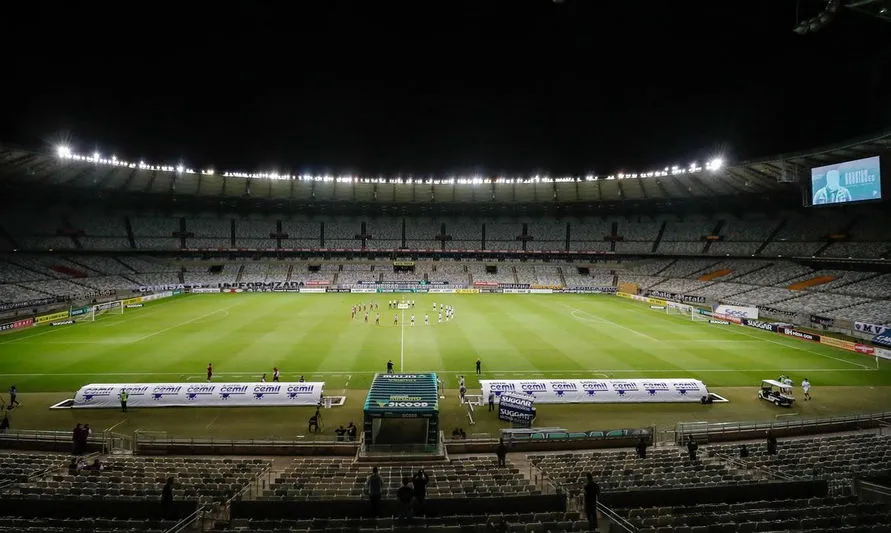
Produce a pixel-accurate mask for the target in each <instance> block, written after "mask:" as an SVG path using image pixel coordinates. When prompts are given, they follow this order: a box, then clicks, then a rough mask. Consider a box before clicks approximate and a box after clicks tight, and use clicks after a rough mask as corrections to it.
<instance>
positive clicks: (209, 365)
mask: <svg viewBox="0 0 891 533" xmlns="http://www.w3.org/2000/svg"><path fill="white" fill-rule="evenodd" d="M212 377H213V363H207V381H210V378H212Z"/></svg>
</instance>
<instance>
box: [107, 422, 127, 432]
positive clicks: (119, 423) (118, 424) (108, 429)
mask: <svg viewBox="0 0 891 533" xmlns="http://www.w3.org/2000/svg"><path fill="white" fill-rule="evenodd" d="M124 422H126V420H121V421H120V422H118V423H117V424H115V425H113V426H111V427H110V428H105V429H104V430H103V431H111V430H113V429H114V428H116V427H118V426H120V425H121V424H123V423H124Z"/></svg>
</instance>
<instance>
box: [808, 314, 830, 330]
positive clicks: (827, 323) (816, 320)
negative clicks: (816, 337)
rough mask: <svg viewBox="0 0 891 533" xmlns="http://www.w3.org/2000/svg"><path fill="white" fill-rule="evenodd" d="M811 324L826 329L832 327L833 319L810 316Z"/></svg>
mask: <svg viewBox="0 0 891 533" xmlns="http://www.w3.org/2000/svg"><path fill="white" fill-rule="evenodd" d="M811 323H813V324H817V325H820V326H824V327H827V328H828V327H830V326H832V325H833V324H835V319H832V318H829V317H825V316H819V315H811Z"/></svg>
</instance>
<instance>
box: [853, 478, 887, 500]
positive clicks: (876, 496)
mask: <svg viewBox="0 0 891 533" xmlns="http://www.w3.org/2000/svg"><path fill="white" fill-rule="evenodd" d="M854 494H855V495H856V496H857V499H859V500H860V501H863V502H882V503H884V504H885V505H886V506H891V487H886V486H884V485H877V484H875V483H870V482H869V481H863V480H859V479H858V480H856V481H854Z"/></svg>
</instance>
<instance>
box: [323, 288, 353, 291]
mask: <svg viewBox="0 0 891 533" xmlns="http://www.w3.org/2000/svg"><path fill="white" fill-rule="evenodd" d="M325 290H326V291H328V292H353V289H350V288H349V287H328V288H327V289H325Z"/></svg>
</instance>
